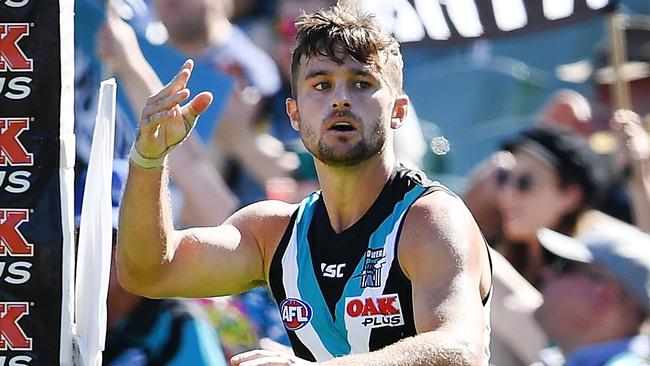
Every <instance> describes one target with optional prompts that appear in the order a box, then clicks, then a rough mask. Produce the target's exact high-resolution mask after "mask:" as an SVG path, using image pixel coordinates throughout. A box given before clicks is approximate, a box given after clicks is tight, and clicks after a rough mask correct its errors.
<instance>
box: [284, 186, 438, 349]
mask: <svg viewBox="0 0 650 366" xmlns="http://www.w3.org/2000/svg"><path fill="white" fill-rule="evenodd" d="M425 190H426V188H425V187H422V186H416V187H415V188H413V189H412V190H410V191H409V192H407V193H406V194H405V195H404V198H403V199H402V200H401V201H400V202H398V203H397V204H396V205H395V208H394V210H393V212H392V214H391V215H389V216H388V217H387V218H386V219H385V220H384V222H383V223H382V224H381V225H380V226H379V227H378V228H377V230H375V232H374V233H373V234H372V235H371V237H370V242H369V245H368V248H369V249H379V248H382V247H383V246H384V244H385V241H386V237H387V236H388V234H389V233H390V232H391V231H392V229H393V227H394V226H395V223H396V221H397V220H398V219H399V218H400V217H401V216H402V213H404V212H405V211H406V210H407V209H408V208H409V207H410V206H411V205H412V204H413V202H415V200H416V199H417V198H418V197H420V195H421V194H422V193H423V192H424V191H425ZM319 198H320V195H316V194H313V195H312V196H310V197H309V198H308V199H307V201H306V202H305V206H303V207H304V211H303V212H301V213H299V214H298V217H299V221H298V222H297V223H296V225H297V227H296V229H297V230H296V231H297V247H298V248H297V257H298V258H297V262H298V268H299V271H298V278H297V283H298V290H299V292H300V297H301V298H302V299H303V300H305V301H306V302H307V303H309V305H311V307H312V309H315V310H314V311H313V314H312V319H311V321H310V322H311V324H312V326H313V327H314V329H315V330H316V333H317V334H318V336H319V338H320V339H321V342H322V343H323V345H324V346H325V348H327V350H328V351H329V352H330V353H331V354H332V355H333V356H334V357H340V356H345V355H348V354H350V350H351V347H350V344H349V343H348V332H347V329H346V328H345V313H344V312H345V298H346V297H357V296H360V295H361V293H362V292H363V289H362V288H361V285H360V282H361V277H356V278H355V277H352V278H350V280H348V283H347V284H346V285H345V288H344V290H343V294H342V296H341V299H339V301H338V302H337V304H336V307H335V314H336V320H334V319H332V315H331V314H330V312H329V311H327V308H328V307H327V303H326V302H325V299H324V297H323V294H322V292H321V290H320V287H319V286H318V280H317V279H316V274H315V273H314V270H313V268H314V267H313V263H312V260H311V252H310V249H309V242H308V239H307V233H308V231H309V224H310V223H311V220H312V217H313V215H314V209H315V207H316V202H317V201H318V199H319ZM301 208H302V207H301ZM364 260H365V256H364V257H362V258H361V259H360V261H359V263H358V264H357V266H356V268H355V271H354V272H353V273H357V274H360V273H361V271H362V270H363V264H364ZM300 269H302V270H300ZM387 275H388V273H386V276H387ZM383 280H384V281H385V278H384V279H383Z"/></svg>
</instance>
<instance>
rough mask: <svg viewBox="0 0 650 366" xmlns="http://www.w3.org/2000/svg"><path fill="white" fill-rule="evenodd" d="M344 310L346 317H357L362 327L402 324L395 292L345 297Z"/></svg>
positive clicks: (400, 311) (402, 319) (402, 320)
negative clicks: (375, 295) (377, 295)
mask: <svg viewBox="0 0 650 366" xmlns="http://www.w3.org/2000/svg"><path fill="white" fill-rule="evenodd" d="M345 312H346V314H347V316H348V317H350V318H352V319H359V320H360V321H361V325H363V326H364V327H371V328H380V327H396V326H399V325H403V324H404V317H403V316H402V308H401V307H400V304H399V296H398V295H397V294H388V295H382V296H379V297H348V298H346V299H345Z"/></svg>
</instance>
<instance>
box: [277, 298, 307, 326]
mask: <svg viewBox="0 0 650 366" xmlns="http://www.w3.org/2000/svg"><path fill="white" fill-rule="evenodd" d="M280 311H281V313H282V322H283V323H284V326H285V327H286V328H287V330H292V331H295V330H298V329H300V328H302V327H304V326H305V325H307V323H309V321H310V320H311V316H312V314H313V312H312V309H311V306H309V304H307V303H306V302H304V301H302V300H300V299H293V298H288V299H285V300H284V301H282V303H280Z"/></svg>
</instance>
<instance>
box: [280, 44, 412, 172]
mask: <svg viewBox="0 0 650 366" xmlns="http://www.w3.org/2000/svg"><path fill="white" fill-rule="evenodd" d="M341 59H343V60H344V62H343V63H342V64H337V63H336V62H335V61H333V60H331V59H328V58H324V57H312V58H310V59H307V58H305V57H303V59H302V60H301V63H300V66H299V68H298V71H297V72H298V75H297V79H296V80H297V82H296V90H295V95H296V99H295V100H294V99H289V100H288V101H287V113H288V114H289V117H290V119H291V123H292V126H293V127H294V128H295V129H296V130H298V131H299V132H300V135H301V137H302V140H303V143H304V144H305V147H306V148H307V150H309V151H310V152H311V153H312V154H313V155H314V157H315V158H316V159H318V160H320V161H321V162H323V163H325V164H326V165H330V166H352V165H356V164H359V163H360V162H362V161H365V160H367V159H369V158H371V157H374V156H376V155H378V154H379V153H380V152H382V151H384V150H385V149H386V144H387V140H388V139H390V141H391V146H392V135H389V132H388V128H389V126H391V122H393V125H395V124H399V122H400V121H401V118H402V117H403V116H402V114H401V113H402V111H401V108H402V107H403V108H404V109H405V108H406V106H407V104H408V99H407V98H406V96H400V97H397V96H396V95H395V94H396V93H394V92H392V91H391V89H390V88H389V87H388V85H387V84H386V81H385V80H384V79H383V78H382V76H381V74H380V73H379V72H378V71H377V69H376V68H375V67H373V66H371V65H368V64H363V63H360V62H358V61H356V60H354V59H352V58H351V57H349V56H346V57H341ZM396 105H398V107H397V108H396V107H395V106H396ZM396 110H397V112H396ZM393 115H396V116H397V117H396V119H394V120H393V121H391V117H392V116H393ZM397 127H398V126H393V128H397ZM391 148H392V147H391Z"/></svg>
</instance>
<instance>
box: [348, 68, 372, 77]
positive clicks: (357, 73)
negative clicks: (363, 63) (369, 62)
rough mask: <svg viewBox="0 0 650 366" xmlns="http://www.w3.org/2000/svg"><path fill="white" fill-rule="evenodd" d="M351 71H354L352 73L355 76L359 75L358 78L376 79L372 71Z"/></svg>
mask: <svg viewBox="0 0 650 366" xmlns="http://www.w3.org/2000/svg"><path fill="white" fill-rule="evenodd" d="M351 71H352V73H353V74H354V75H357V76H364V77H374V76H375V75H374V74H373V73H372V72H370V71H368V70H366V69H352V70H351Z"/></svg>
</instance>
